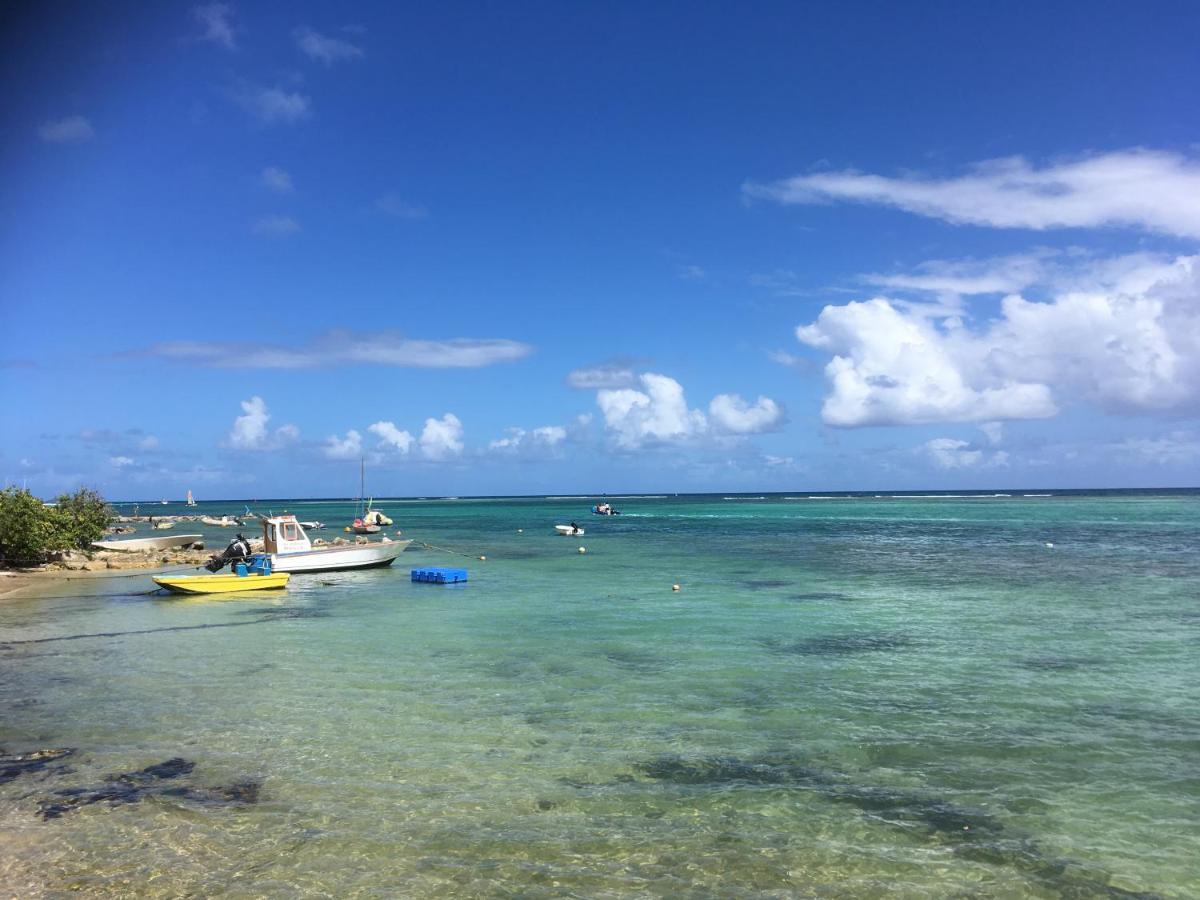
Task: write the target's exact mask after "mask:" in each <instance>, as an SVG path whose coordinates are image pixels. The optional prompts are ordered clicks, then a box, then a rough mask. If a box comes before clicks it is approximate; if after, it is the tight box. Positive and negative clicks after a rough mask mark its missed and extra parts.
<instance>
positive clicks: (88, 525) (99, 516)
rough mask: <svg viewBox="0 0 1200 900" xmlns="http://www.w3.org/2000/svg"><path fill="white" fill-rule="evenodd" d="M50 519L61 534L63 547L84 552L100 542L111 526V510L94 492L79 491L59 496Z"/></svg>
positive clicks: (83, 489) (81, 489) (89, 490)
mask: <svg viewBox="0 0 1200 900" xmlns="http://www.w3.org/2000/svg"><path fill="white" fill-rule="evenodd" d="M50 512H51V513H52V515H51V519H52V520H53V521H54V522H55V523H56V525H57V527H58V528H59V529H60V530H61V531H62V532H63V533H64V534H65V536H66V539H67V546H68V547H74V548H76V549H79V550H86V549H87V548H88V547H90V546H91V545H92V542H93V541H98V540H100V538H101V537H103V536H104V532H105V531H107V530H108V526H109V525H110V524H112V520H113V511H112V508H111V507H110V506H109V505H108V504H107V503H106V502H105V500H104V498H103V497H101V496H100V495H99V494H98V493H96V492H95V491H93V490H91V489H89V488H80V489H79V490H77V491H76V492H75V493H74V494H60V495H59V498H58V506H57V507H55V508H54V509H51V510H50Z"/></svg>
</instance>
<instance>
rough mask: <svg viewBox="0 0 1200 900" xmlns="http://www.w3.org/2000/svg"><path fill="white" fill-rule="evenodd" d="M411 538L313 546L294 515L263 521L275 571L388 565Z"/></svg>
mask: <svg viewBox="0 0 1200 900" xmlns="http://www.w3.org/2000/svg"><path fill="white" fill-rule="evenodd" d="M411 543H412V541H393V540H389V539H388V538H387V537H384V538H383V540H380V541H369V542H366V543H362V544H332V545H330V546H328V547H314V546H313V545H312V541H310V540H309V539H308V535H307V534H305V533H304V526H303V525H301V524H300V523H299V522H298V521H296V517H295V516H271V517H270V518H267V519H264V520H263V554H264V555H265V556H267V557H269V558H270V561H271V569H272V571H275V572H295V573H301V572H337V571H341V570H344V569H375V568H382V567H383V566H390V565H391V564H392V563H393V562H394V561H395V559H396V557H397V556H399V555H400V554H401V553H403V552H404V550H405V548H406V547H408V545H409V544H411Z"/></svg>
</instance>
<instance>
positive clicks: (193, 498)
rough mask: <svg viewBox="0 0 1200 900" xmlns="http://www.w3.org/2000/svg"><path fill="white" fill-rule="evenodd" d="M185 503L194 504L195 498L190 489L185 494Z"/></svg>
mask: <svg viewBox="0 0 1200 900" xmlns="http://www.w3.org/2000/svg"><path fill="white" fill-rule="evenodd" d="M187 505H188V506H195V505H196V498H195V497H193V496H192V492H191V491H188V495H187Z"/></svg>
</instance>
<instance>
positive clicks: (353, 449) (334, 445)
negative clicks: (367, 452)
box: [325, 428, 362, 459]
mask: <svg viewBox="0 0 1200 900" xmlns="http://www.w3.org/2000/svg"><path fill="white" fill-rule="evenodd" d="M325 455H326V456H328V457H329V458H330V459H354V457H356V456H361V455H362V435H361V434H359V433H358V432H357V431H355V430H354V429H353V428H351V429H350V430H349V431H347V432H346V436H345V437H344V438H340V437H338V436H337V435H336V434H331V435H330V436H329V437H328V438H326V440H325Z"/></svg>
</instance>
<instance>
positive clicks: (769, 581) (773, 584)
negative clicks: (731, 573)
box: [742, 578, 792, 588]
mask: <svg viewBox="0 0 1200 900" xmlns="http://www.w3.org/2000/svg"><path fill="white" fill-rule="evenodd" d="M791 583H792V582H790V581H784V580H783V579H780V578H747V579H746V580H745V581H743V582H742V584H743V585H745V586H746V587H748V588H781V587H787V586H788V585H790V584H791Z"/></svg>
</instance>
